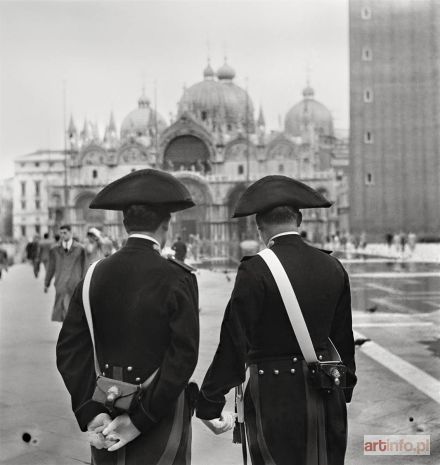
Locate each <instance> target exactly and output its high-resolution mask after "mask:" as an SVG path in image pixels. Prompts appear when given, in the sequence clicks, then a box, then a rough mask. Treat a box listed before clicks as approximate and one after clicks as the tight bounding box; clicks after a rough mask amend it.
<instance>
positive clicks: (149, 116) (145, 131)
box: [121, 93, 167, 139]
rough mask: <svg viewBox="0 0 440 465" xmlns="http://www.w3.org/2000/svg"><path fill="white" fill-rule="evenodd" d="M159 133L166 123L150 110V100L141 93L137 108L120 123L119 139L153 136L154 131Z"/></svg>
mask: <svg viewBox="0 0 440 465" xmlns="http://www.w3.org/2000/svg"><path fill="white" fill-rule="evenodd" d="M156 126H157V130H158V132H159V133H160V132H161V131H163V130H164V129H165V128H166V126H167V123H166V121H165V120H164V119H163V118H162V116H161V115H160V114H159V113H158V112H156V111H155V110H154V109H153V108H151V104H150V100H149V99H148V98H147V97H146V96H145V94H144V93H143V94H142V95H141V96H140V97H139V100H138V108H136V109H135V110H133V111H131V112H130V113H129V114H128V115H127V116H126V117H125V118H124V120H123V121H122V124H121V139H126V138H127V137H131V136H132V137H144V136H147V137H149V136H151V135H152V134H154V131H155V129H156Z"/></svg>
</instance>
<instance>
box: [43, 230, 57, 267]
mask: <svg viewBox="0 0 440 465" xmlns="http://www.w3.org/2000/svg"><path fill="white" fill-rule="evenodd" d="M53 246H54V242H53V241H52V240H51V239H49V233H44V236H43V239H42V240H41V241H40V255H39V259H40V263H42V264H43V266H44V271H47V267H48V266H49V255H50V249H51V248H52V247H53Z"/></svg>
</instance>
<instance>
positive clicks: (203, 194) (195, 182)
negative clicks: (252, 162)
mask: <svg viewBox="0 0 440 465" xmlns="http://www.w3.org/2000/svg"><path fill="white" fill-rule="evenodd" d="M176 177H177V178H178V179H179V181H181V182H182V183H183V184H184V185H185V186H186V188H187V189H188V190H189V192H190V194H191V197H192V199H193V201H194V203H195V204H196V205H195V206H194V207H192V208H188V209H186V210H183V211H180V212H176V213H175V214H174V215H173V219H172V223H171V235H170V238H172V240H174V239H175V238H176V237H177V236H181V237H182V239H183V240H184V241H185V242H188V241H189V240H190V239H191V236H198V237H199V238H200V239H207V240H209V239H210V238H211V222H210V220H211V218H210V207H211V205H212V203H213V199H212V194H211V191H210V188H209V185H208V184H207V182H206V181H205V180H204V179H203V178H202V177H201V176H199V175H198V174H195V173H194V174H190V173H184V174H182V175H179V173H177V174H176Z"/></svg>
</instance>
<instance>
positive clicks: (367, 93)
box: [364, 89, 373, 103]
mask: <svg viewBox="0 0 440 465" xmlns="http://www.w3.org/2000/svg"><path fill="white" fill-rule="evenodd" d="M372 101H373V91H372V90H371V89H365V90H364V102H365V103H371V102H372Z"/></svg>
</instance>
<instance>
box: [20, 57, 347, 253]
mask: <svg viewBox="0 0 440 465" xmlns="http://www.w3.org/2000/svg"><path fill="white" fill-rule="evenodd" d="M234 78H235V71H234V69H233V68H232V67H231V66H230V65H229V64H228V63H227V62H225V63H224V64H223V66H221V67H220V68H219V69H218V70H217V71H216V72H215V71H214V69H213V68H212V67H211V65H210V64H209V63H208V66H207V67H206V68H205V69H204V71H203V78H202V80H201V81H200V82H197V83H195V84H193V85H192V86H190V87H188V88H186V89H184V92H183V95H182V97H181V99H180V101H179V104H178V109H177V115H176V117H175V119H174V121H172V122H170V123H169V124H168V123H167V122H166V121H165V119H164V118H163V117H162V116H161V115H160V113H159V112H158V111H157V109H156V108H153V106H152V104H151V102H150V100H149V99H148V98H147V97H146V95H145V93H143V94H142V95H141V97H140V98H139V100H138V106H137V108H135V109H134V110H133V111H132V112H130V113H129V114H128V115H127V116H126V117H125V118H124V119H123V121H122V124H121V127H120V131H118V130H117V127H116V124H115V119H114V117H113V114H112V115H111V117H110V120H109V123H108V125H107V127H106V130H105V134H104V135H103V136H102V137H101V135H100V134H99V131H98V130H97V127H96V125H95V126H94V125H92V124H90V123H89V122H87V121H86V122H85V123H84V125H83V127H82V129H78V128H77V127H76V125H75V124H74V122H73V119H72V118H71V120H70V124H69V127H68V145H69V147H68V150H67V152H64V151H62V152H55V153H52V152H51V153H50V152H47V151H46V152H45V151H42V152H37V153H34V154H31V155H27V156H24V157H20V158H19V159H17V160H16V173H15V174H16V176H15V181H14V182H15V188H14V235H15V237H16V238H19V237H20V236H28V237H29V236H31V235H33V234H42V233H43V232H45V231H46V230H55V229H56V228H57V227H58V226H59V225H60V224H61V223H62V222H69V223H71V224H72V226H73V229H74V232H75V234H76V235H77V236H78V237H84V235H85V233H86V231H87V229H88V228H89V227H91V226H97V227H100V228H103V229H104V230H105V231H106V233H107V234H108V235H109V236H111V237H115V238H121V237H123V234H124V232H123V230H122V222H121V214H120V212H115V211H101V210H90V209H89V208H88V205H89V204H90V201H91V200H92V199H93V197H94V196H95V195H96V193H97V192H98V191H99V190H100V189H102V188H103V187H104V186H105V185H106V184H108V183H109V182H111V181H113V180H115V179H117V178H119V177H121V176H123V175H126V174H128V173H130V172H132V171H134V170H139V169H143V168H155V169H161V170H165V171H168V172H170V173H172V174H173V175H175V176H176V177H177V178H179V179H180V180H181V181H182V182H183V183H184V184H185V185H186V186H187V188H188V189H189V191H190V192H191V194H192V196H193V199H194V201H195V203H196V206H195V207H193V208H191V209H189V210H185V211H183V212H179V213H177V214H175V216H174V218H173V221H172V235H173V236H175V235H181V236H182V237H183V239H184V240H188V239H189V238H190V236H191V237H196V238H198V239H199V240H200V242H201V244H204V247H205V253H206V254H209V255H210V256H218V257H234V256H236V255H237V247H238V243H239V242H240V241H241V240H244V239H249V238H254V237H255V228H254V226H253V225H252V219H250V218H238V219H231V215H232V212H233V209H234V206H235V204H236V202H237V200H238V198H239V197H240V195H241V194H242V193H243V191H244V190H245V189H246V188H247V186H249V184H251V183H252V182H254V181H256V180H257V179H259V178H261V177H262V176H265V175H268V174H282V175H287V176H291V177H294V178H296V179H299V180H301V181H303V182H305V183H307V184H309V185H311V186H312V187H314V188H315V189H317V190H318V191H320V192H321V193H322V194H324V196H326V197H327V198H328V199H329V200H331V201H333V202H334V203H333V206H332V207H331V208H329V209H321V210H310V211H308V210H305V211H304V220H303V225H302V228H303V230H305V231H306V232H307V236H308V238H309V239H310V240H312V241H316V242H319V241H323V240H324V237H325V236H327V235H330V234H332V233H335V232H336V231H337V230H341V229H344V228H346V227H347V225H346V224H345V222H346V219H345V217H346V214H347V210H348V205H346V199H347V196H346V185H347V183H346V173H347V164H348V153H347V142H346V141H344V140H341V139H337V138H336V137H335V135H334V128H333V119H332V116H331V113H330V111H329V110H328V109H327V108H326V107H325V106H324V105H323V104H321V103H320V102H318V101H317V100H316V99H315V96H314V90H313V89H312V88H311V87H310V86H309V85H308V86H306V88H305V89H304V90H303V93H302V99H301V100H300V101H299V102H297V103H296V104H294V105H293V106H292V108H291V109H290V110H289V111H288V113H287V114H286V116H285V121H284V129H283V130H279V131H269V130H268V129H267V128H266V124H265V119H264V114H263V111H262V109H261V108H260V109H259V114H258V116H257V117H255V110H254V106H253V103H252V100H251V98H250V96H249V95H248V93H247V92H246V91H245V90H244V89H243V88H241V87H240V86H238V85H237V84H236V83H235V82H234ZM64 166H67V169H66V170H64ZM65 199H66V200H65ZM37 201H38V203H37ZM66 205H67V206H66ZM20 207H24V208H22V209H21V208H20ZM36 207H38V209H37V208H36Z"/></svg>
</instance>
